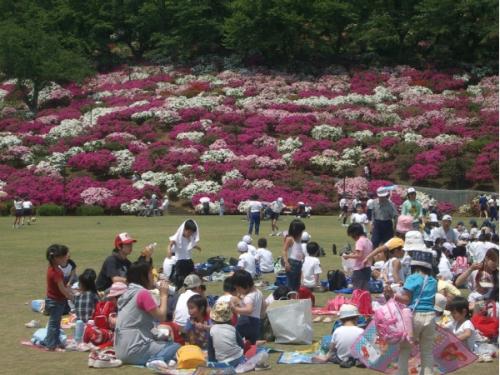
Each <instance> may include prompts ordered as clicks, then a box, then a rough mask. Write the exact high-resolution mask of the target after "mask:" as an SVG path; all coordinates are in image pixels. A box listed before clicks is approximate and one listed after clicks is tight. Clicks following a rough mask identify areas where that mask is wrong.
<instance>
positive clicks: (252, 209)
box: [247, 194, 263, 236]
mask: <svg viewBox="0 0 500 375" xmlns="http://www.w3.org/2000/svg"><path fill="white" fill-rule="evenodd" d="M262 209H263V207H262V203H261V202H260V201H259V196H258V195H257V194H253V195H252V196H251V197H250V201H249V202H248V210H247V215H248V219H249V221H250V223H249V225H248V234H250V235H251V234H252V232H253V228H254V226H255V234H256V235H257V236H258V235H259V229H260V217H261V215H262Z"/></svg>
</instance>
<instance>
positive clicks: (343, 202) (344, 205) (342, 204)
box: [339, 194, 349, 227]
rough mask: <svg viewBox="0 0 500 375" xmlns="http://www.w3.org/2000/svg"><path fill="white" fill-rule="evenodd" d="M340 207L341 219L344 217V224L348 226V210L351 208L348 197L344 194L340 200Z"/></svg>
mask: <svg viewBox="0 0 500 375" xmlns="http://www.w3.org/2000/svg"><path fill="white" fill-rule="evenodd" d="M339 208H340V215H339V220H340V219H342V225H343V226H344V227H345V226H347V224H346V222H347V211H348V209H349V205H348V203H347V198H346V197H345V195H344V194H342V197H341V198H340V201H339Z"/></svg>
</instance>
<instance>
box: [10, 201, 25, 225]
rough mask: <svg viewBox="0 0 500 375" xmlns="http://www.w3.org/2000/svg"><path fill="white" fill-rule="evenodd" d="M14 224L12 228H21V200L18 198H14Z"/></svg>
mask: <svg viewBox="0 0 500 375" xmlns="http://www.w3.org/2000/svg"><path fill="white" fill-rule="evenodd" d="M14 210H15V212H14V215H15V217H16V218H15V219H14V224H12V228H19V227H20V226H21V219H22V217H23V200H22V199H21V198H20V197H16V198H14Z"/></svg>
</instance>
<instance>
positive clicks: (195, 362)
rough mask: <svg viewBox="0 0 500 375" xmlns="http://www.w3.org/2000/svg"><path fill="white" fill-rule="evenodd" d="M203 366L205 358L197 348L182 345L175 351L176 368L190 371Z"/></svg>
mask: <svg viewBox="0 0 500 375" xmlns="http://www.w3.org/2000/svg"><path fill="white" fill-rule="evenodd" d="M204 364H205V356H204V355H203V352H202V351H201V349H200V347H199V346H196V345H184V346H181V347H180V348H179V350H178V351H177V368H178V369H192V368H197V367H198V366H203V365H204Z"/></svg>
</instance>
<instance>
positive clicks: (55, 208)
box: [37, 203, 64, 216]
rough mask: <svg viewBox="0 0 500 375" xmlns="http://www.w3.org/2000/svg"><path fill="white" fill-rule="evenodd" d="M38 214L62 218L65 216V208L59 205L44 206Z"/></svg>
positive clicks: (49, 204)
mask: <svg viewBox="0 0 500 375" xmlns="http://www.w3.org/2000/svg"><path fill="white" fill-rule="evenodd" d="M37 213H38V215H40V216H62V215H64V207H63V206H59V205H57V204H52V203H48V204H42V205H41V206H40V207H38V209H37Z"/></svg>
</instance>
